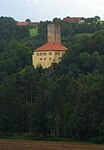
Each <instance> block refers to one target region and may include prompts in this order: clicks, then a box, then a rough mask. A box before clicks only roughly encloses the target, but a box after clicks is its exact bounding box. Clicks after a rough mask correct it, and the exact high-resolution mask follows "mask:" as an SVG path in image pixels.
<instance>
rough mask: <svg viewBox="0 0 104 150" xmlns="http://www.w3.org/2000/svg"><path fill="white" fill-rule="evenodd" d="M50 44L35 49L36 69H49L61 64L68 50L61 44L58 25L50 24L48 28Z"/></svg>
mask: <svg viewBox="0 0 104 150" xmlns="http://www.w3.org/2000/svg"><path fill="white" fill-rule="evenodd" d="M47 38H48V43H46V44H44V45H42V46H41V47H38V48H37V49H35V51H34V54H33V55H32V64H33V66H34V68H36V67H37V66H40V65H41V66H42V67H43V68H49V67H50V66H52V64H53V63H56V64H57V63H59V62H60V61H61V59H62V57H63V55H64V54H65V53H66V51H67V50H68V49H67V48H66V47H65V46H63V45H62V44H61V28H60V25H58V24H49V25H48V27H47Z"/></svg>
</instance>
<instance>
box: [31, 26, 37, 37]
mask: <svg viewBox="0 0 104 150" xmlns="http://www.w3.org/2000/svg"><path fill="white" fill-rule="evenodd" d="M29 32H30V36H31V37H34V36H36V35H37V34H38V29H37V28H32V29H29Z"/></svg>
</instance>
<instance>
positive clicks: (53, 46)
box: [35, 42, 67, 51]
mask: <svg viewBox="0 0 104 150" xmlns="http://www.w3.org/2000/svg"><path fill="white" fill-rule="evenodd" d="M35 51H67V48H66V47H65V46H63V45H62V44H59V43H55V42H48V43H46V44H44V45H43V46H41V47H39V48H37V49H36V50H35Z"/></svg>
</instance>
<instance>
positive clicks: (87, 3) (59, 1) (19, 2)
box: [0, 0, 104, 21]
mask: <svg viewBox="0 0 104 150" xmlns="http://www.w3.org/2000/svg"><path fill="white" fill-rule="evenodd" d="M96 15H98V16H100V17H101V19H102V20H104V0H0V16H9V17H13V18H14V19H15V20H17V21H25V20H26V19H27V18H30V19H31V21H45V20H52V19H53V18H55V17H57V18H61V19H63V18H64V17H67V16H70V17H94V16H96Z"/></svg>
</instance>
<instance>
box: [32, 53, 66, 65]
mask: <svg viewBox="0 0 104 150" xmlns="http://www.w3.org/2000/svg"><path fill="white" fill-rule="evenodd" d="M64 53H65V51H39V52H34V54H33V55H32V63H33V66H34V68H36V67H37V66H39V65H41V66H42V67H43V68H48V67H50V66H51V64H52V63H53V62H55V63H58V62H59V61H60V60H61V58H62V56H63V54H64Z"/></svg>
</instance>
